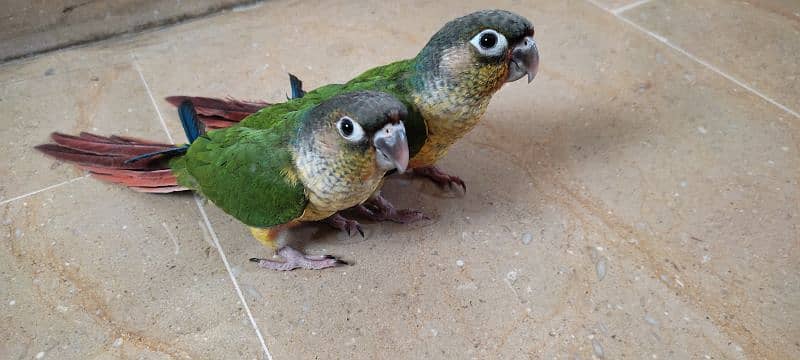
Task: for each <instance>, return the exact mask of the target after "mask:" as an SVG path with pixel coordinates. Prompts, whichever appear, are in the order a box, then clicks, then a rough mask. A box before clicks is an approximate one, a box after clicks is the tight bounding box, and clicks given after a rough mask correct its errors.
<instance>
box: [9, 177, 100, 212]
mask: <svg viewBox="0 0 800 360" xmlns="http://www.w3.org/2000/svg"><path fill="white" fill-rule="evenodd" d="M87 177H89V175H88V174H87V175H83V176H80V177H76V178H73V179H69V180H66V181H62V182H60V183H58V184H53V185H50V186H47V187H44V188H41V189H39V190H34V191H31V192H29V193H27V194H22V195H19V196H15V197H13V198H11V199H6V200H3V201H0V205H5V204H8V203H10V202H12V201H16V200H20V199H24V198H26V197H29V196H33V195H36V194H38V193H41V192H45V191H47V190H52V189H55V188H57V187H61V186H64V185H67V184H70V183H73V182H76V181H78V180H83V179H85V178H87Z"/></svg>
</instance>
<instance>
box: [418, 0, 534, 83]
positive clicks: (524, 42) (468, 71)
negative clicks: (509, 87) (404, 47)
mask: <svg viewBox="0 0 800 360" xmlns="http://www.w3.org/2000/svg"><path fill="white" fill-rule="evenodd" d="M533 35H534V30H533V24H531V22H530V21H528V19H526V18H524V17H522V16H520V15H517V14H514V13H512V12H508V11H504V10H483V11H478V12H474V13H472V14H469V15H466V16H462V17H460V18H457V19H455V20H452V21H450V22H448V23H447V24H445V25H444V26H443V27H442V28H441V29H440V30H439V31H438V32H437V33H436V34H434V35H433V37H432V38H431V39H430V40H429V41H428V44H427V45H425V47H424V48H423V49H422V51H421V52H420V54H419V55H418V57H417V59H418V66H421V67H422V68H421V69H419V70H421V72H426V73H429V74H434V76H435V77H436V78H435V80H437V81H439V82H441V83H445V84H448V83H449V84H451V85H453V84H461V85H466V86H465V87H469V88H471V89H474V90H476V91H477V93H476V94H482V95H485V94H492V93H494V92H495V91H497V90H498V89H500V87H502V86H503V84H505V83H507V82H512V81H516V80H519V79H521V78H522V77H525V76H527V78H528V82H529V83H530V82H531V81H532V80H533V78H534V77H535V76H536V72H537V71H538V68H539V50H538V49H537V47H536V41H534V39H533Z"/></svg>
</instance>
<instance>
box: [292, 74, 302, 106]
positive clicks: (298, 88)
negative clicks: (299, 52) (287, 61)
mask: <svg viewBox="0 0 800 360" xmlns="http://www.w3.org/2000/svg"><path fill="white" fill-rule="evenodd" d="M289 85H290V86H291V87H292V99H299V98H301V97H303V96H305V95H306V92H305V90H303V82H302V81H300V79H298V78H297V76H294V75H292V74H289ZM290 100H291V99H290Z"/></svg>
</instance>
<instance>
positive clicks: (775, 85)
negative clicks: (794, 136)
mask: <svg viewBox="0 0 800 360" xmlns="http://www.w3.org/2000/svg"><path fill="white" fill-rule="evenodd" d="M624 16H625V17H626V18H629V19H631V20H633V21H634V22H636V23H640V24H644V25H645V26H646V27H648V28H649V29H651V30H652V31H654V32H656V33H658V34H659V35H662V36H665V37H667V38H668V39H670V40H671V41H672V42H673V43H675V44H677V45H679V46H681V47H683V48H684V49H686V50H688V51H689V52H691V53H693V54H695V55H697V56H699V57H701V58H703V59H705V60H706V61H708V62H709V63H711V64H712V65H714V66H716V67H718V68H720V69H722V70H723V71H725V72H727V73H730V74H731V75H733V76H735V77H737V78H739V79H741V80H743V81H745V82H746V83H748V84H749V85H751V86H753V87H754V88H756V89H759V90H761V91H762V92H763V93H764V94H765V95H767V96H769V97H771V98H774V99H775V100H777V101H779V102H781V103H783V104H784V105H786V106H789V107H790V108H793V109H795V111H796V110H797V109H798V108H800V97H799V96H797V94H800V62H798V61H797V57H798V54H800V3H799V2H795V3H794V6H792V5H790V4H789V3H780V2H776V1H755V2H752V3H751V2H744V1H723V0H703V1H692V0H662V1H653V2H650V3H647V4H644V5H642V6H640V7H637V8H635V9H632V10H630V11H628V12H625V13H624ZM701 34H703V35H701Z"/></svg>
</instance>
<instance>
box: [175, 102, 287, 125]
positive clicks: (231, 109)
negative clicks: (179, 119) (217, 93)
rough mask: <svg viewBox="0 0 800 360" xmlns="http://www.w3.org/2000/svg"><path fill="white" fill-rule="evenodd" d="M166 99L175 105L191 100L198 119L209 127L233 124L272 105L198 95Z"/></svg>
mask: <svg viewBox="0 0 800 360" xmlns="http://www.w3.org/2000/svg"><path fill="white" fill-rule="evenodd" d="M166 100H167V102H169V103H170V104H172V105H175V106H180V104H181V103H182V102H183V101H184V100H189V101H191V102H192V105H194V107H195V110H196V111H197V115H198V117H199V118H200V120H201V121H202V122H203V123H204V124H206V127H208V128H211V129H221V128H226V127H230V126H233V125H235V124H236V123H238V122H239V121H242V119H244V118H246V117H247V116H249V115H250V114H252V113H255V112H257V111H258V110H261V109H263V108H265V107H267V106H270V105H272V104H270V103H268V102H264V101H246V100H236V99H231V98H226V99H215V98H207V97H200V96H170V97H167V98H166Z"/></svg>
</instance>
